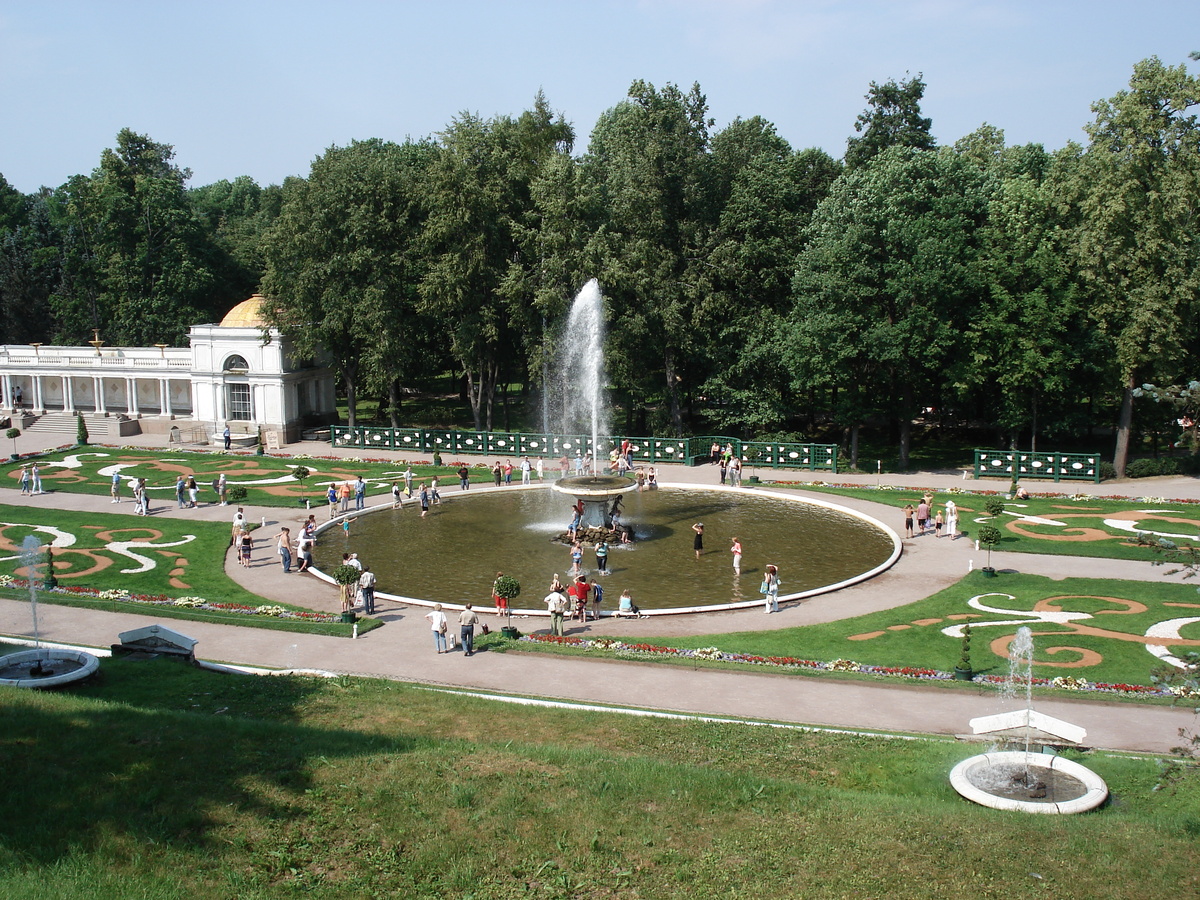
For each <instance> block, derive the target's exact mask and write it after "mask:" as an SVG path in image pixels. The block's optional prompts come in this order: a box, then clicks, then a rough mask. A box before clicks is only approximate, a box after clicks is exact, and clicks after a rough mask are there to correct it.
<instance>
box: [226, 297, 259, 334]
mask: <svg viewBox="0 0 1200 900" xmlns="http://www.w3.org/2000/svg"><path fill="white" fill-rule="evenodd" d="M264 303H266V298H265V297H264V296H263V295H262V294H255V295H254V296H252V297H250V299H248V300H243V301H242V302H241V303H239V304H238V305H237V306H235V307H234V308H233V309H231V310H230V311H229V312H227V313H225V318H223V319H222V320H221V327H222V328H262V327H263V326H265V325H266V324H267V322H266V320H265V319H264V318H263V311H262V308H263V304H264Z"/></svg>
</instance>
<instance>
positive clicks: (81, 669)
mask: <svg viewBox="0 0 1200 900" xmlns="http://www.w3.org/2000/svg"><path fill="white" fill-rule="evenodd" d="M39 666H40V667H41V668H42V669H44V670H46V671H47V672H48V674H46V675H38V674H35V673H34V670H35V669H36V668H38V667H39ZM99 668H100V660H99V659H98V658H97V657H95V656H93V655H92V654H90V653H87V652H86V651H83V650H68V649H63V648H49V647H41V648H38V649H36V650H20V651H18V652H16V653H9V654H6V655H5V656H0V685H8V686H10V687H23V688H53V687H62V686H63V685H64V684H71V683H72V682H75V681H82V680H83V679H85V678H89V677H91V676H92V675H94V674H95V673H96V671H97V670H98V669H99Z"/></svg>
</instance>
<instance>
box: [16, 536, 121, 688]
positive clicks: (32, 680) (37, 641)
mask: <svg viewBox="0 0 1200 900" xmlns="http://www.w3.org/2000/svg"><path fill="white" fill-rule="evenodd" d="M40 553H41V543H40V542H39V541H38V539H37V538H36V537H34V536H33V535H29V536H28V537H26V538H25V540H24V541H23V542H22V544H21V563H22V565H23V566H24V568H25V577H26V579H27V580H28V582H29V608H30V612H31V614H32V616H33V649H32V650H20V651H18V652H16V653H9V654H6V655H4V656H0V685H10V686H12V687H33V688H49V687H61V686H62V685H64V684H69V683H71V682H73V681H81V680H82V679H84V678H88V677H89V676H91V675H92V674H93V673H95V672H96V670H97V669H99V667H100V660H99V659H97V658H96V657H95V656H93V655H92V654H90V653H86V652H84V651H83V650H73V649H70V648H67V647H43V646H42V640H41V634H40V632H39V630H38V612H37V586H38V581H39V574H38V557H39V555H40ZM47 565H49V564H47ZM52 575H53V573H51V572H50V571H49V570H47V572H46V575H45V580H46V581H49V580H50V578H51V577H52Z"/></svg>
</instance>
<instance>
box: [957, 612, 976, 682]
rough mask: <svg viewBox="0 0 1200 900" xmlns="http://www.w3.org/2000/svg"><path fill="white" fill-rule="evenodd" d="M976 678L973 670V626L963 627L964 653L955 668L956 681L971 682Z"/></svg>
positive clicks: (962, 652)
mask: <svg viewBox="0 0 1200 900" xmlns="http://www.w3.org/2000/svg"><path fill="white" fill-rule="evenodd" d="M974 677H975V672H974V670H973V669H972V668H971V625H970V623H968V624H966V625H964V626H963V636H962V651H961V653H960V655H959V657H958V665H956V666H955V667H954V680H955V681H970V680H971V679H972V678H974Z"/></svg>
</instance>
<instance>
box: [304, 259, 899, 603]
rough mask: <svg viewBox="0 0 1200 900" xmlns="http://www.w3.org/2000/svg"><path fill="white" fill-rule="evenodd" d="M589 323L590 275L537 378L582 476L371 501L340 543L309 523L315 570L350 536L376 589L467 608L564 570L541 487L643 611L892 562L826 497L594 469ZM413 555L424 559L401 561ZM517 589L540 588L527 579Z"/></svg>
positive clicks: (596, 339) (601, 432) (595, 370)
mask: <svg viewBox="0 0 1200 900" xmlns="http://www.w3.org/2000/svg"><path fill="white" fill-rule="evenodd" d="M603 326H604V316H603V297H602V296H601V293H600V287H599V285H598V284H597V282H596V281H595V280H594V279H593V280H592V281H589V282H588V283H587V284H586V285H584V287H583V289H582V290H580V292H579V294H578V295H577V296H576V297H575V299H574V302H573V303H572V305H571V308H570V313H569V315H568V317H567V322H566V325H565V327H564V329H563V332H562V335H561V337H560V340H559V348H560V350H559V353H558V356H557V360H556V362H555V367H554V370H553V374H552V375H551V376H550V379H549V384H548V386H547V387H548V389H550V390H551V392H552V394H553V396H554V397H556V398H557V400H556V403H555V409H554V417H553V421H554V423H555V428H556V429H558V431H559V433H560V434H567V435H581V434H587V435H589V436H590V440H591V447H590V448H584V447H575V448H573V449H574V450H576V451H577V452H581V453H582V452H584V451H586V450H587V449H590V451H591V453H590V456H591V464H590V465H589V466H588V467H587V471H586V472H585V473H584V474H581V475H576V476H573V477H569V478H562V479H559V480H558V481H557V482H556V483H555V484H554V485H553V491H540V490H511V491H497V492H492V491H469V492H465V493H463V494H457V493H453V494H446V495H444V496H443V497H442V499H443V501H444V502H443V504H442V506H440V507H438V510H437V514H436V515H432V516H429V517H426V518H424V519H420V520H419V521H418V517H416V516H412V515H411V514H409V513H407V512H402V511H400V510H392V509H390V508H386V509H380V510H378V511H377V513H376V514H374V515H369V516H362V517H360V518H359V521H358V522H357V524H356V525H355V532H354V536H353V538H345V537H342V536H338V535H336V534H334V533H332V532H329V531H327V530H325V529H322V533H323V534H326V535H328V537H325V538H322V539H321V540H319V541H318V544H317V547H316V551H315V563H316V566H317V568H318V569H324V570H325V571H330V570H331V568H332V567H333V566H336V565H337V563H338V561H339V560H340V558H341V554H342V553H343V552H345V551H346V550H349V549H350V545H351V543H353V549H354V550H355V551H356V552H359V553H363V554H364V556H365V555H367V554H369V556H370V563H371V568H372V571H374V572H375V573H376V575H377V576H378V578H379V582H380V585H381V586H395V587H391V591H392V592H391V593H385V592H384V591H382V590H380V591H377V596H380V597H385V598H396V599H403V601H404V602H415V603H419V604H420V603H424V604H429V605H432V603H434V602H438V603H442V604H443V605H445V606H449V607H455V606H461V604H462V603H463V602H465V598H468V597H470V598H473V600H474V602H476V603H478V602H479V598H483V597H488V596H490V594H491V580H492V578H493V577H494V574H493V573H495V572H496V571H499V570H503V571H504V572H505V573H506V574H509V575H512V576H514V577H515V578H517V580H518V581H520V582H521V584H522V585H534V586H540V585H542V584H548V583H549V581H550V576H551V574H552V573H554V572H563V571H566V569H567V567H568V566H569V565H570V563H569V561H568V560H567V558H566V551H565V550H564V548H563V547H562V541H563V538H564V531H565V530H566V527H567V524H568V522H569V521H570V520H571V516H572V515H573V512H572V513H568V512H567V505H566V504H565V503H563V504H562V505H559V503H558V502H557V500H556V498H557V496H558V495H557V494H555V493H554V492H555V491H556V492H558V494H562V495H566V496H569V497H571V498H572V503H571V506H572V507H574V508H576V509H581V517H580V518H581V521H580V526H581V535H580V536H581V538H582V541H583V542H584V543H585V544H594V543H595V542H596V540H597V539H599V538H603V539H604V540H606V541H607V542H608V543H609V544H611V545H612V546H611V548H610V549H611V553H610V555H609V557H608V566H609V569H610V570H611V575H610V576H609V578H608V580H607V586H608V589H609V590H610V591H611V590H612V589H613V588H616V590H615V592H613V593H611V594H610V596H611V597H612V598H614V599H615V597H616V595H617V594H619V593H620V592H621V591H622V590H625V589H629V590H630V591H631V593H632V594H633V596H634V598H635V600H636V601H637V603H638V605H639V606H640V607H641V608H642V609H643V610H644V611H646V612H649V613H651V614H655V613H658V612H666V611H672V612H683V611H688V612H691V611H699V610H704V611H708V610H720V609H735V608H739V607H741V606H748V605H760V604H761V603H762V598H761V596H760V595H759V593H758V585H759V582H760V581H761V578H760V577H759V576H760V575H761V573H762V570H763V566H765V565H766V564H767V563H768V562H772V563H775V564H776V565H779V566H780V567H781V569H782V577H783V579H784V582H785V584H786V585H787V587H788V590H789V594H788V595H787V597H785V598H784V599H799V598H802V597H805V596H811V595H814V594H817V593H822V592H824V591H829V590H834V589H836V588H839V587H843V586H845V585H847V584H851V583H854V582H856V581H861V580H863V579H865V578H870V577H872V576H873V575H875V574H877V573H878V572H880V571H883V570H884V569H886V568H887V567H888V566H890V565H891V564H892V563H893V562H894V561H895V560H896V559H897V558H898V556H899V554H900V542H899V539H898V538H897V537H896V535H895V534H894V532H892V531H891V530H890V529H888V528H887V527H886V526H884V525H883V524H882V523H880V522H878V521H876V520H875V519H872V518H870V517H868V516H864V515H861V514H858V513H855V512H852V511H850V510H847V509H845V508H843V507H838V506H836V505H834V504H830V503H824V502H821V501H812V500H804V499H801V498H799V497H796V496H794V495H790V494H784V493H779V492H771V491H768V490H761V489H758V488H755V489H753V490H737V489H733V488H727V487H717V486H715V485H714V486H711V487H700V486H696V485H683V484H679V485H672V484H665V483H664V484H662V485H661V486H660V487H661V489H660V490H657V491H653V492H649V491H647V492H639V491H637V490H636V489H635V485H634V482H633V481H632V480H631V479H629V478H627V477H623V476H616V475H609V474H606V473H605V472H604V471H603V469H602V466H603V463H604V462H606V461H607V454H606V453H605V452H603V451H604V450H605V448H606V447H607V446H609V444H608V441H609V439H610V438H609V427H608V423H607V420H606V404H605V402H604V347H603V342H604V340H603V339H604V327H603ZM621 495H624V497H623V506H624V512H623V514H622V518H623V520H624V521H625V522H627V523H631V524H632V528H631V532H632V533H631V537H632V538H633V539H634V540H633V542H632V543H618V540H617V536H616V535H615V534H614V533H613V531H612V530H611V527H610V526H611V518H610V517H611V510H612V504H613V502H614V500H616V498H617V497H618V496H621ZM467 501H469V502H467ZM580 505H581V506H580ZM694 522H704V523H705V527H706V535H707V536H708V537H709V540H710V547H711V549H710V550H709V552H708V554H707V555H706V556H705V557H704V558H703V559H702V560H696V559H695V558H694V556H693V554H692V553H691V546H692V538H693V533H692V530H691V526H692V523H694ZM733 535H737V536H738V537H739V538H740V539H741V541H742V543H743V544H744V545H745V547H746V556H745V558H744V559H745V562H744V563H743V567H742V571H741V573H740V574H739V573H735V572H734V571H733V570H732V566H731V565H730V557H729V555H728V553H727V548H726V546H724V545H723V542H724V541H727V540H728V539H729V537H730V536H733ZM681 549H682V550H683V552H682V553H677V552H676V551H679V550H681ZM768 555H769V556H770V559H768V558H766V557H767V556H768ZM415 560H427V561H437V563H438V564H437V565H429V564H426V565H415V564H414V561H415ZM587 562H590V554H589V558H588V560H587ZM585 565H586V563H585ZM448 567H449V568H448ZM448 571H449V572H451V573H452V577H447V572H448ZM396 587H400V588H401V589H402V590H403V595H401V594H399V593H398V592H397V591H396ZM526 595H527V596H530V597H534V596H538V597H540V596H541V595H540V593H539V592H538V590H537V588H536V587H535V588H534V589H533V590H531V591H528V592H526ZM611 605H613V604H611V601H610V605H609V608H611ZM519 612H523V613H532V614H545V610H520V611H519Z"/></svg>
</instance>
